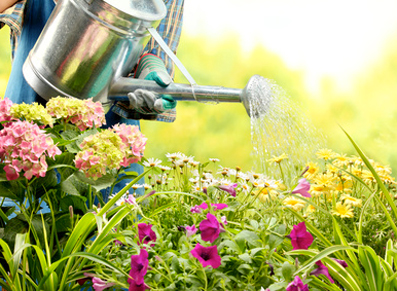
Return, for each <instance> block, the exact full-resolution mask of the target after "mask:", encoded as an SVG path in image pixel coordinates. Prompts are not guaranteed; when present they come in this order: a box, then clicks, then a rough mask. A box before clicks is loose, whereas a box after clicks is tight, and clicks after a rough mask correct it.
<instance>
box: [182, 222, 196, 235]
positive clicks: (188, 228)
mask: <svg viewBox="0 0 397 291" xmlns="http://www.w3.org/2000/svg"><path fill="white" fill-rule="evenodd" d="M185 229H186V236H187V237H190V236H192V235H195V234H196V232H197V231H198V229H197V228H196V225H194V224H193V225H192V226H185Z"/></svg>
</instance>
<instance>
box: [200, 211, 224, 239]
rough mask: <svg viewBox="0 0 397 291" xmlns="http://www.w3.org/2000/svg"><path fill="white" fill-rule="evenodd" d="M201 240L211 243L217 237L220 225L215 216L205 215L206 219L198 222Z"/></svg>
mask: <svg viewBox="0 0 397 291" xmlns="http://www.w3.org/2000/svg"><path fill="white" fill-rule="evenodd" d="M199 228H200V231H201V239H202V240H203V241H209V242H210V243H213V242H214V241H215V240H216V239H217V238H218V236H219V233H220V231H221V230H220V224H219V221H218V219H216V217H215V215H213V214H211V213H207V219H205V220H203V221H201V222H200V226H199Z"/></svg>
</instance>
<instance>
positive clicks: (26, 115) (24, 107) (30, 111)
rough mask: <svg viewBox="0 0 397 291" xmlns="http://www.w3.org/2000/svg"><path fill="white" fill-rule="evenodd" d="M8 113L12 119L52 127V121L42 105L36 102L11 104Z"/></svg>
mask: <svg viewBox="0 0 397 291" xmlns="http://www.w3.org/2000/svg"><path fill="white" fill-rule="evenodd" d="M10 113H11V115H12V116H13V117H15V118H18V119H22V120H27V121H33V122H37V123H39V125H49V126H50V127H52V125H53V121H52V117H51V115H50V114H48V112H47V110H46V109H45V108H44V106H43V105H40V104H38V103H36V102H34V103H32V104H25V103H22V104H13V105H12V106H11V108H10Z"/></svg>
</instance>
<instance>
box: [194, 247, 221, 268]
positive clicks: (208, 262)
mask: <svg viewBox="0 0 397 291" xmlns="http://www.w3.org/2000/svg"><path fill="white" fill-rule="evenodd" d="M190 253H191V254H192V255H193V257H195V258H196V259H198V260H199V262H200V263H201V264H202V265H203V267H206V266H211V267H213V268H214V269H216V268H218V267H219V266H220V265H221V257H220V256H219V255H218V249H217V246H210V247H204V246H202V245H200V243H197V244H196V246H195V247H194V249H193V250H191V251H190Z"/></svg>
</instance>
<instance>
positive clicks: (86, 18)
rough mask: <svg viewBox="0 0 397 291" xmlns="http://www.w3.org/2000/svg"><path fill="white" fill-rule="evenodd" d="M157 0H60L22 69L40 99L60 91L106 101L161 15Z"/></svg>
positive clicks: (66, 94) (161, 7)
mask: <svg viewBox="0 0 397 291" xmlns="http://www.w3.org/2000/svg"><path fill="white" fill-rule="evenodd" d="M166 13H167V10H166V7H165V4H164V3H163V1H162V0H59V1H58V4H57V5H56V7H55V9H54V11H53V12H52V14H51V16H50V18H49V20H48V22H47V24H46V26H45V27H44V30H43V32H42V34H41V35H40V37H39V39H38V41H37V42H36V45H35V47H34V48H33V49H32V51H31V52H30V55H29V57H28V59H27V60H26V62H25V64H24V67H23V73H24V76H25V79H26V80H27V82H28V83H29V85H30V86H31V87H32V88H33V89H34V90H35V91H36V92H37V93H38V94H39V95H40V96H41V97H43V98H44V99H46V100H48V99H50V98H52V97H55V96H58V95H61V96H68V97H75V98H79V99H88V98H94V100H95V101H101V102H102V103H106V102H108V90H109V88H110V85H111V84H112V83H113V82H114V81H115V80H117V79H118V78H120V77H123V76H127V75H128V74H129V73H130V72H131V71H132V70H133V68H134V66H135V65H136V64H137V62H138V60H139V57H140V56H141V54H142V51H143V49H144V47H145V45H146V44H147V42H148V41H149V39H150V37H151V36H150V34H149V32H148V31H147V28H150V27H156V26H157V25H158V24H159V22H160V20H161V19H162V18H164V17H165V16H166Z"/></svg>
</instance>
